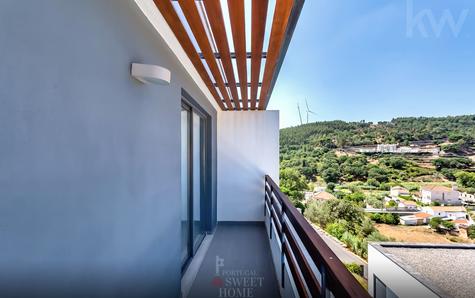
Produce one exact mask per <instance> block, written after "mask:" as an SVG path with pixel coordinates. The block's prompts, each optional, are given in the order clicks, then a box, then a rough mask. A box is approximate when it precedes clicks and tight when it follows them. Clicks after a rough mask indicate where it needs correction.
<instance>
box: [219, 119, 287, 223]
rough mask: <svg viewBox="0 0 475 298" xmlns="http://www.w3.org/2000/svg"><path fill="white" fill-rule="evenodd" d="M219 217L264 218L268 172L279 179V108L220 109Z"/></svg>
mask: <svg viewBox="0 0 475 298" xmlns="http://www.w3.org/2000/svg"><path fill="white" fill-rule="evenodd" d="M217 138H218V152H217V157H218V171H217V172H218V181H217V183H218V186H217V188H218V197H217V207H218V210H217V212H218V221H262V220H264V176H265V175H266V174H268V175H270V176H271V177H272V179H274V181H276V182H277V183H278V181H279V180H278V179H279V112H278V111H258V112H257V111H252V112H251V111H243V112H220V113H218V137H217Z"/></svg>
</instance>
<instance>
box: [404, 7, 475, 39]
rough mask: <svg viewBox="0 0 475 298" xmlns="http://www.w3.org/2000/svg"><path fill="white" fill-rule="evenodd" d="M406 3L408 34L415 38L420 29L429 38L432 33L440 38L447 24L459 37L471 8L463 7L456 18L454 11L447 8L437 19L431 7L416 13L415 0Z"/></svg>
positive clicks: (454, 34)
mask: <svg viewBox="0 0 475 298" xmlns="http://www.w3.org/2000/svg"><path fill="white" fill-rule="evenodd" d="M406 4H407V7H406V36H407V37H408V38H413V37H414V35H415V31H416V30H418V31H419V34H420V35H421V36H422V37H423V38H428V37H430V36H431V34H433V35H434V36H435V37H436V38H439V37H440V35H441V34H442V32H443V30H444V28H446V27H447V26H448V27H449V29H450V30H451V32H452V35H453V36H454V37H455V38H457V37H458V36H459V34H460V32H461V31H462V27H463V25H464V24H465V21H466V20H467V16H468V15H469V13H470V10H469V9H463V10H462V11H461V12H460V15H459V16H458V18H457V20H456V18H455V17H454V15H453V14H452V12H451V11H450V10H449V9H445V10H444V11H443V13H442V16H441V17H440V19H439V20H438V21H437V19H436V17H435V15H434V13H433V11H432V10H431V9H423V10H421V11H419V12H417V13H416V12H415V11H414V10H415V9H414V0H407V2H406ZM427 20H428V22H427ZM427 25H429V29H431V30H432V31H429V30H428V29H427V28H428V26H427Z"/></svg>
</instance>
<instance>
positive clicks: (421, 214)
mask: <svg viewBox="0 0 475 298" xmlns="http://www.w3.org/2000/svg"><path fill="white" fill-rule="evenodd" d="M431 216H432V215H430V214H428V213H425V212H419V213H416V214H414V217H417V218H428V217H431Z"/></svg>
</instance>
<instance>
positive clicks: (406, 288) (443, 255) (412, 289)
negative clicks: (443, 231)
mask: <svg viewBox="0 0 475 298" xmlns="http://www.w3.org/2000/svg"><path fill="white" fill-rule="evenodd" d="M474 258H475V245H470V244H428V243H419V244H416V243H390V242H385V243H374V242H373V243H370V244H369V245H368V292H369V293H370V295H371V296H372V297H375V298H379V297H388V298H389V297H401V298H402V297H404V298H412V297H424V298H426V297H427V298H428V297H434V298H435V297H475V287H474V286H473V280H472V277H471V274H467V272H473V267H472V265H473V263H472V262H470V261H469V260H472V259H474ZM434 272H437V274H434ZM448 279H449V281H450V282H447V280H448Z"/></svg>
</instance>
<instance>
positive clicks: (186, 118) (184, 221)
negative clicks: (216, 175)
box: [181, 109, 191, 265]
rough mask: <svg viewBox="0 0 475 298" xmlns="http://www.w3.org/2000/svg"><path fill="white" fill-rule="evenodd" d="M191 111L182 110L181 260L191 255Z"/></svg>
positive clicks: (184, 261)
mask: <svg viewBox="0 0 475 298" xmlns="http://www.w3.org/2000/svg"><path fill="white" fill-rule="evenodd" d="M190 118H191V117H190V111H188V110H186V109H182V110H181V262H182V265H184V264H185V263H186V261H188V259H189V257H190V249H189V248H190V241H189V239H190V222H189V218H190V208H189V206H190V197H191V196H190V174H191V172H190V166H191V164H190V136H191V134H190V133H191V132H190Z"/></svg>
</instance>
